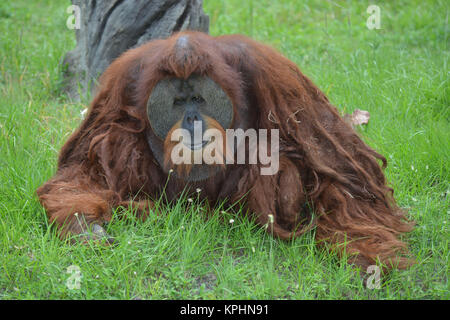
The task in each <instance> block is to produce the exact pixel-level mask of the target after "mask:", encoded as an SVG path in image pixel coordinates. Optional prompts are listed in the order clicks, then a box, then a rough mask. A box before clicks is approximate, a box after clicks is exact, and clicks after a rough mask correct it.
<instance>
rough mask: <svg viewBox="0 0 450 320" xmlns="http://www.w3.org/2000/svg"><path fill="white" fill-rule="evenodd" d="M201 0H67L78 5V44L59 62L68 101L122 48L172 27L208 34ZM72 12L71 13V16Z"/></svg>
mask: <svg viewBox="0 0 450 320" xmlns="http://www.w3.org/2000/svg"><path fill="white" fill-rule="evenodd" d="M202 2H203V0H72V3H73V5H75V6H78V7H79V8H80V11H79V12H80V25H79V29H77V30H76V39H77V46H76V47H75V49H74V50H72V51H69V52H68V53H67V54H66V56H65V58H64V61H63V64H64V68H65V71H64V77H65V91H66V92H67V94H68V96H69V97H70V98H71V99H74V100H79V99H80V96H85V95H86V94H87V93H90V92H91V90H92V88H93V87H95V80H96V79H97V78H98V76H99V75H101V74H102V73H103V71H105V69H106V68H107V67H108V66H109V64H110V63H111V62H112V61H113V60H114V59H115V58H117V57H118V56H119V55H120V54H122V53H123V52H125V51H126V50H128V49H130V48H133V47H136V46H139V45H141V44H143V43H144V42H147V41H149V40H152V39H161V38H167V37H168V36H170V35H171V34H172V33H173V32H175V31H180V30H198V31H203V32H208V29H209V17H208V16H207V15H205V13H204V12H203V9H202ZM75 16H76V15H75Z"/></svg>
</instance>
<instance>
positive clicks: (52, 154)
mask: <svg viewBox="0 0 450 320" xmlns="http://www.w3.org/2000/svg"><path fill="white" fill-rule="evenodd" d="M374 3H375V4H377V5H378V6H379V7H380V10H381V11H380V13H381V29H379V30H376V29H374V30H369V29H368V28H367V26H366V20H367V19H368V17H369V14H368V13H367V12H366V9H367V6H368V5H369V2H365V1H338V0H335V1H312V0H310V1H297V0H285V1H281V0H279V1H275V0H258V1H256V0H253V1H251V0H248V1H242V0H226V1H225V0H205V1H204V8H205V11H206V13H207V14H209V16H210V23H211V27H210V32H211V33H212V34H213V35H219V34H228V33H242V34H246V35H249V36H252V37H253V38H255V39H257V40H260V41H263V42H266V43H268V44H271V45H272V46H274V47H276V48H277V49H279V50H280V51H281V52H283V54H285V55H286V56H287V57H288V58H290V59H291V60H293V61H295V62H296V63H297V64H298V66H299V67H300V69H301V70H302V71H303V72H304V73H305V74H306V75H308V76H309V77H310V78H311V79H312V80H313V81H314V82H315V83H316V84H317V85H318V86H319V87H320V88H321V89H322V90H323V91H324V92H325V93H326V94H327V95H328V96H329V98H330V100H331V101H332V103H333V104H334V105H336V106H337V107H338V108H339V109H340V110H341V111H342V112H351V111H353V110H354V109H356V108H360V109H363V110H368V111H369V112H370V113H371V119H370V123H369V125H367V126H366V127H364V128H362V129H361V130H360V131H361V134H362V136H363V137H364V140H365V141H366V142H367V143H368V144H369V145H371V146H373V147H374V148H376V149H377V150H379V151H380V152H381V153H382V154H384V155H385V156H386V158H387V159H388V160H389V165H388V168H387V170H386V174H387V177H388V179H389V181H390V183H391V185H392V186H393V188H394V189H395V196H396V199H397V200H398V202H399V204H400V205H401V206H402V207H404V208H407V209H408V210H409V214H410V216H411V218H412V219H414V220H415V221H416V222H417V226H416V228H415V230H414V231H413V232H412V233H410V234H408V235H407V236H406V241H407V242H408V243H409V244H410V249H411V252H412V254H413V255H414V256H415V258H416V260H417V262H418V263H417V264H416V265H414V266H413V267H411V268H410V269H408V270H405V271H397V270H394V271H393V272H392V273H391V274H390V275H387V276H384V277H383V279H382V283H381V288H380V289H368V288H366V287H365V286H364V285H363V283H362V282H361V279H360V277H359V276H358V271H357V270H355V269H354V268H352V267H350V266H348V265H347V264H345V263H344V262H343V261H339V259H338V258H337V257H335V256H333V255H330V254H328V253H327V252H324V251H322V250H320V249H318V248H316V246H315V245H314V241H313V236H314V232H311V233H309V234H306V235H305V236H303V237H302V238H299V239H296V240H295V241H292V242H291V243H287V242H283V241H279V240H274V239H272V238H271V237H270V236H268V235H266V234H265V233H264V232H263V230H261V228H259V227H257V226H256V225H254V224H253V223H251V222H250V221H248V220H246V219H244V218H239V217H235V216H233V217H232V216H231V215H230V214H227V215H230V216H229V217H228V216H226V219H225V223H223V222H220V221H219V219H217V218H212V219H210V220H208V221H206V222H205V221H204V220H203V219H202V218H201V217H200V215H199V214H198V213H199V210H201V204H199V203H194V204H193V205H191V206H190V208H191V210H189V211H188V212H186V210H184V209H182V201H180V203H179V204H178V205H176V206H174V207H173V208H171V209H170V210H167V211H166V212H164V214H163V215H162V216H159V217H156V216H155V215H152V216H151V217H150V218H149V219H148V220H147V221H146V222H144V223H141V222H138V223H134V222H135V221H134V220H133V218H130V219H127V220H126V221H123V220H118V219H113V221H112V223H111V224H110V225H109V226H108V232H109V233H110V234H112V235H114V236H115V237H116V238H117V239H118V241H119V243H118V245H117V246H116V247H113V248H110V247H96V246H89V245H88V246H83V245H68V244H67V243H65V242H62V241H60V240H59V239H58V238H57V237H56V236H55V232H54V230H53V229H52V228H49V225H48V222H47V218H46V215H45V212H44V210H43V208H42V207H41V206H40V205H39V203H38V201H37V198H36V195H35V190H36V188H37V187H38V186H39V185H41V184H42V183H43V182H45V181H46V180H47V179H48V178H49V177H51V176H52V174H53V173H54V172H55V170H56V159H57V154H58V151H59V149H60V147H61V146H62V144H63V143H64V141H65V140H66V139H67V138H68V136H69V135H70V133H71V132H72V131H73V130H74V128H76V127H77V126H78V124H79V123H80V121H81V115H80V111H81V110H82V109H83V108H85V105H84V104H86V103H88V101H83V102H82V103H72V102H70V101H69V100H68V99H67V98H66V97H65V96H64V95H62V94H61V93H60V87H61V67H60V64H59V62H60V61H61V58H62V57H63V56H64V54H65V52H67V51H68V50H70V49H72V48H73V47H74V46H75V36H74V32H73V31H72V30H69V29H67V27H66V20H67V17H68V14H67V13H66V11H65V10H66V8H67V6H68V5H70V2H69V1H54V0H51V1H50V0H47V1H26V0H15V1H1V2H0V299H74V298H75V299H191V298H192V299H449V298H450V294H449V284H448V276H449V261H448V259H449V215H450V209H449V189H450V185H449V167H450V166H449V163H450V159H449V152H450V125H449V121H450V83H449V66H448V59H449V48H448V44H449V40H448V33H449V27H448V14H449V3H448V1H445V0H442V1H422V0H411V1H409V0H408V1H406V0H405V1H395V2H394V1H375V2H374ZM219 210H220V209H219ZM228 218H230V219H231V218H233V219H234V220H235V221H234V223H232V224H231V223H228V221H229V219H228ZM72 265H73V266H76V268H79V269H76V270H79V272H80V273H79V275H80V277H81V278H80V282H79V285H80V288H79V289H76V288H75V289H73V288H72V287H71V286H70V284H74V283H73V282H72V280H73V279H75V278H74V277H76V276H77V273H76V272H75V273H74V272H73V271H71V270H72V269H68V268H69V267H70V266H72ZM68 284H69V285H68ZM70 288H72V289H70Z"/></svg>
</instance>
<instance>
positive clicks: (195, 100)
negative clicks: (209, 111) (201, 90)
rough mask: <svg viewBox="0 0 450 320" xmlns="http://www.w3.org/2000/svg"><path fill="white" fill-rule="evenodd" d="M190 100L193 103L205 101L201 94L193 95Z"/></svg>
mask: <svg viewBox="0 0 450 320" xmlns="http://www.w3.org/2000/svg"><path fill="white" fill-rule="evenodd" d="M191 100H192V102H194V103H203V102H205V99H203V98H202V97H201V96H194V97H192V99H191Z"/></svg>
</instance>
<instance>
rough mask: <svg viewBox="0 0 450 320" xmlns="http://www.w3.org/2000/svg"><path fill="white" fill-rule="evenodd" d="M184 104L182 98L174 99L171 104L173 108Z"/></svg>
mask: <svg viewBox="0 0 450 320" xmlns="http://www.w3.org/2000/svg"><path fill="white" fill-rule="evenodd" d="M184 102H185V100H184V99H183V98H175V100H173V104H174V105H175V106H181V105H183V103H184Z"/></svg>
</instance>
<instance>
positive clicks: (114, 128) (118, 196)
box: [38, 32, 412, 267]
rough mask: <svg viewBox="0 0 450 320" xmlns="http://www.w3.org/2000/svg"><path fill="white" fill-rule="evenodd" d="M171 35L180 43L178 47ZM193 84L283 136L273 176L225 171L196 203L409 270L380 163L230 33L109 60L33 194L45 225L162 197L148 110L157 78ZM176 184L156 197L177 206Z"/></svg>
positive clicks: (315, 97) (313, 99)
mask: <svg viewBox="0 0 450 320" xmlns="http://www.w3.org/2000/svg"><path fill="white" fill-rule="evenodd" d="M180 37H185V38H186V39H188V44H187V45H184V46H179V42H178V39H179V38H180ZM192 74H198V75H204V76H208V77H210V78H211V79H212V80H214V81H215V82H216V83H218V84H220V86H221V87H222V89H223V90H224V91H225V92H226V93H227V95H228V96H229V98H230V99H231V101H232V103H233V108H235V110H236V112H235V114H236V115H237V117H239V116H241V117H242V115H243V114H244V113H246V114H248V117H249V119H247V120H246V121H247V122H248V123H250V124H251V127H252V128H255V129H261V128H263V129H278V130H279V136H280V170H279V172H278V173H277V174H276V175H273V176H262V175H260V173H259V172H260V171H259V165H241V166H235V165H233V166H230V167H229V168H227V170H226V171H224V172H221V173H220V174H218V175H216V176H214V177H211V178H209V179H207V180H205V181H200V182H197V183H196V184H195V186H196V187H201V188H202V190H204V192H203V193H202V194H203V196H204V197H206V198H207V199H209V200H210V201H212V202H215V201H218V200H221V199H224V198H227V199H229V200H230V201H235V200H237V199H241V198H244V199H245V203H246V206H247V208H248V210H249V211H250V212H252V214H253V217H254V218H255V220H256V222H257V223H259V224H261V225H266V224H267V230H268V231H269V232H271V233H273V234H274V235H275V236H278V237H280V238H283V239H290V238H291V237H295V236H298V235H301V234H302V233H304V232H305V231H306V230H309V229H310V228H312V227H315V232H316V233H315V234H316V238H317V240H318V241H319V242H320V243H329V244H330V245H331V247H332V248H335V249H336V250H338V251H339V252H341V253H342V252H344V250H345V251H346V253H347V254H349V255H350V256H352V255H353V257H354V259H353V261H356V262H357V263H359V264H361V265H368V264H372V263H374V262H375V261H376V260H377V259H379V261H381V262H383V263H385V264H387V265H388V266H393V265H396V266H398V267H405V266H406V265H408V263H409V262H410V260H408V259H407V258H405V257H404V254H405V253H406V246H405V244H404V243H403V242H402V241H401V240H400V239H399V235H400V234H401V233H403V232H406V231H410V230H411V228H412V226H411V225H412V224H411V223H410V222H408V221H406V219H405V216H404V213H403V212H402V210H401V209H400V208H399V207H398V206H397V205H396V203H395V200H394V198H393V190H392V189H391V188H390V187H389V186H387V184H386V178H385V176H384V174H383V171H382V167H383V168H384V167H386V164H387V162H386V159H385V158H384V157H383V156H382V155H380V154H379V153H377V152H376V151H375V150H373V149H372V148H370V147H369V146H368V145H367V144H366V143H364V142H363V141H362V139H361V138H360V137H359V136H358V134H357V133H356V132H355V131H354V130H353V129H352V128H351V127H350V126H349V125H348V124H347V123H346V122H344V121H343V119H342V118H341V117H340V115H339V113H338V111H337V110H336V108H335V107H334V106H332V105H331V104H330V102H329V100H328V99H327V97H326V96H325V95H324V94H323V93H322V91H320V90H319V89H318V88H317V87H316V86H315V85H314V84H313V83H312V82H311V80H310V79H308V78H307V77H306V76H305V75H303V74H302V73H301V72H300V70H299V69H298V67H297V66H296V65H295V64H294V63H293V62H291V61H290V60H288V59H287V58H285V57H283V56H282V55H281V54H280V53H278V52H277V51H275V50H274V49H272V48H270V47H268V46H266V45H264V44H261V43H258V42H256V41H254V40H251V39H249V38H247V37H244V36H239V35H233V36H220V37H211V36H209V35H206V34H203V33H199V32H183V33H178V34H175V35H173V36H172V37H170V38H169V39H166V40H156V41H152V42H149V43H147V44H145V45H143V46H141V47H138V48H136V49H132V50H129V51H128V52H126V53H124V54H123V55H122V56H121V57H120V58H118V59H117V60H116V61H114V62H113V63H112V64H111V66H110V67H109V68H108V69H107V70H106V72H105V73H104V74H103V76H102V77H101V79H100V86H99V88H98V93H97V94H96V96H95V98H94V99H93V101H92V103H91V106H90V108H89V112H88V114H87V117H86V119H85V120H84V121H83V123H82V124H81V126H80V127H79V128H78V130H76V132H75V133H73V134H72V136H71V137H70V139H69V140H68V141H67V143H66V144H65V145H64V147H63V148H62V150H61V153H60V156H59V162H58V172H57V174H56V175H55V177H53V178H52V179H51V180H50V181H48V182H47V183H46V184H44V185H43V186H42V187H40V188H39V189H38V195H39V197H40V200H41V202H42V204H43V205H44V206H45V207H46V209H47V212H48V214H49V216H50V218H51V220H52V221H57V222H59V223H63V222H64V221H67V220H69V221H70V219H71V215H73V214H74V212H82V213H84V214H85V215H86V216H87V219H88V220H92V221H97V220H102V219H106V220H107V219H108V215H109V212H110V210H111V208H112V207H114V206H117V205H119V204H122V203H124V202H127V201H129V200H130V199H135V200H142V199H144V198H145V197H148V196H149V197H157V196H158V195H159V194H160V192H161V190H162V186H163V185H165V182H166V180H167V178H168V175H167V173H166V172H165V171H164V170H163V168H162V167H161V166H160V165H159V164H158V162H157V161H156V160H155V157H154V156H153V154H152V151H151V149H150V148H149V145H148V140H147V134H148V131H149V130H151V129H150V125H149V121H148V118H147V111H146V105H147V101H148V99H149V95H150V93H151V91H152V88H153V87H154V86H155V85H156V83H157V82H158V81H160V80H161V79H163V78H166V77H179V78H185V79H186V78H188V77H189V76H190V75H192ZM244 106H245V108H246V109H245V110H242V109H239V108H244ZM239 110H241V112H239ZM150 116H151V115H150ZM380 163H381V165H382V166H381V165H380ZM184 186H185V183H183V181H173V182H171V183H169V184H168V185H167V186H166V189H165V191H166V192H167V193H168V194H172V195H173V197H175V195H176V194H177V193H178V192H179V191H180V190H181V189H180V188H182V187H184ZM272 217H273V219H272ZM69 225H70V224H69ZM344 243H345V245H342V244H344Z"/></svg>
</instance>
